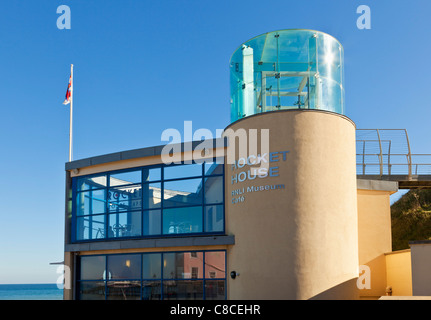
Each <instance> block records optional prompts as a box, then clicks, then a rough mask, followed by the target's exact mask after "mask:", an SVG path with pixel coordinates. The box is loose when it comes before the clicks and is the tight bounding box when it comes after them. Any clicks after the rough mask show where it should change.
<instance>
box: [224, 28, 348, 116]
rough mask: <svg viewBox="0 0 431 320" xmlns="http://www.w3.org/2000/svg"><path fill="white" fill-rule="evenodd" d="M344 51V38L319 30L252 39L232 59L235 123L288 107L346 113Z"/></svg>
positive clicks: (232, 106) (231, 83) (231, 87)
mask: <svg viewBox="0 0 431 320" xmlns="http://www.w3.org/2000/svg"><path fill="white" fill-rule="evenodd" d="M343 55H344V52H343V47H342V45H341V44H340V42H338V40H336V39H335V38H334V37H332V36H330V35H328V34H326V33H323V32H319V31H314V30H303V29H292V30H281V31H274V32H268V33H265V34H262V35H260V36H257V37H255V38H253V39H251V40H248V41H247V42H245V43H244V44H242V45H241V46H240V47H239V48H238V49H237V50H236V51H235V52H234V53H233V55H232V57H231V59H230V90H231V122H235V121H236V120H239V119H242V118H244V117H247V116H251V115H254V114H258V113H262V112H270V111H278V110H286V109H320V110H327V111H332V112H336V113H339V114H344V85H343V82H344V76H343V74H344V66H343Z"/></svg>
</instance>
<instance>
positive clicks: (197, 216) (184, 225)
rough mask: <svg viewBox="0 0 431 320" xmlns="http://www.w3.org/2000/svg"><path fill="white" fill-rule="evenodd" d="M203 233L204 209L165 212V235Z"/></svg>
mask: <svg viewBox="0 0 431 320" xmlns="http://www.w3.org/2000/svg"><path fill="white" fill-rule="evenodd" d="M194 232H202V207H200V206H199V207H186V208H175V209H164V210H163V234H175V233H194Z"/></svg>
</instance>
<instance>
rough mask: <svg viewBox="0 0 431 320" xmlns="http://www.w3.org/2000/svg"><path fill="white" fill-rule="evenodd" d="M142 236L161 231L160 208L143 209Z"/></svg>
mask: <svg viewBox="0 0 431 320" xmlns="http://www.w3.org/2000/svg"><path fill="white" fill-rule="evenodd" d="M143 219H144V236H151V235H155V234H161V233H162V213H161V210H150V211H144V216H143Z"/></svg>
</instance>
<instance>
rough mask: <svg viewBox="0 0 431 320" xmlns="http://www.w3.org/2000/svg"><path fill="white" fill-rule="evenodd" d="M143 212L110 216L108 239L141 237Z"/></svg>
mask: <svg viewBox="0 0 431 320" xmlns="http://www.w3.org/2000/svg"><path fill="white" fill-rule="evenodd" d="M141 225H142V224H141V212H140V211H132V212H122V213H114V214H110V215H109V226H108V228H109V229H108V238H116V237H132V236H140V235H141Z"/></svg>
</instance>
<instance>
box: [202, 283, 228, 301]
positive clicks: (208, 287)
mask: <svg viewBox="0 0 431 320" xmlns="http://www.w3.org/2000/svg"><path fill="white" fill-rule="evenodd" d="M225 287H226V281H225V280H206V281H205V300H224V299H226V294H225V292H226V291H225Z"/></svg>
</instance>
